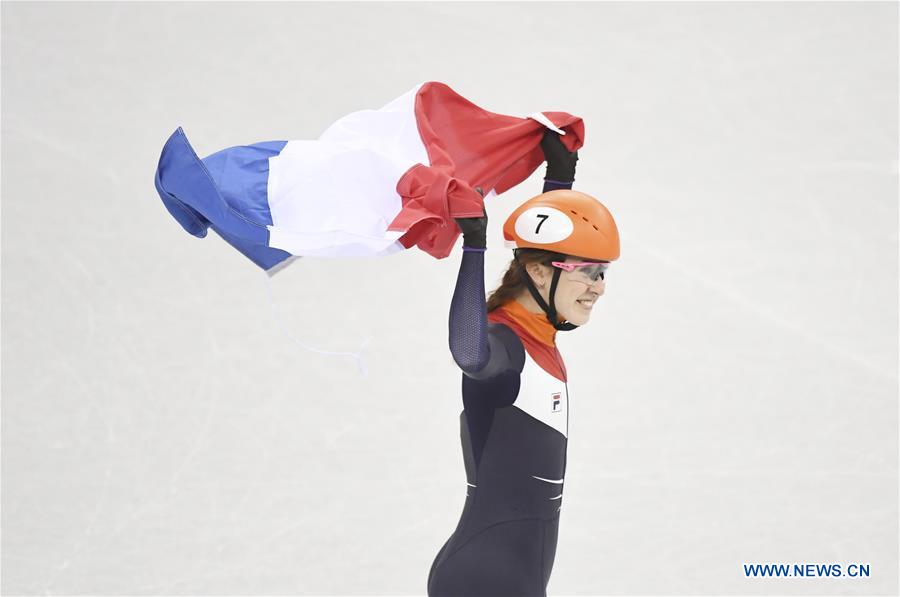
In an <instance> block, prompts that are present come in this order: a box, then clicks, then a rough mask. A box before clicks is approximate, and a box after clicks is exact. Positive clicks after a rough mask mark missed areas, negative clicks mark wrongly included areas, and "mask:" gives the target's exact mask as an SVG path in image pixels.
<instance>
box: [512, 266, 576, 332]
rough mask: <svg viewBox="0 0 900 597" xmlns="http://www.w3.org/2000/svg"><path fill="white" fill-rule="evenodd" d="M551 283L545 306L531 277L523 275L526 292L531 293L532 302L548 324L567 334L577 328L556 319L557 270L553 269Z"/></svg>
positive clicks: (558, 272)
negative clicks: (539, 308) (544, 314)
mask: <svg viewBox="0 0 900 597" xmlns="http://www.w3.org/2000/svg"><path fill="white" fill-rule="evenodd" d="M553 269H554V271H553V281H552V282H550V304H549V305H548V304H547V301H545V300H544V297H542V296H541V293H540V292H538V289H537V288H535V287H534V282H532V281H531V276H529V275H528V274H527V273H526V274H525V285H526V286H527V287H528V291H529V292H530V293H531V296H532V297H534V300H535V301H536V302H537V304H538V305H540V307H541V309H543V310H544V313H546V314H547V319H548V320H550V323H551V324H552V325H553V327H555V328H556V329H557V330H559V331H561V332H568V331H571V330H574V329H575V328H577V327H578V326H577V325H575V324H574V323H569V322H568V321H566V322H564V323H560V322H558V321H557V320H556V319H557V318H556V302H555V301H556V286H557V284H559V275H560V274H561V273H562V271H561V270H559V269H557V268H553Z"/></svg>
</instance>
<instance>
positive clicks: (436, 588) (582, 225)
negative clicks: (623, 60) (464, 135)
mask: <svg viewBox="0 0 900 597" xmlns="http://www.w3.org/2000/svg"><path fill="white" fill-rule="evenodd" d="M541 147H542V148H543V150H544V156H545V158H546V160H547V175H546V178H545V179H544V188H543V193H542V194H540V195H538V196H536V197H534V198H532V199H529V200H528V201H526V202H525V203H523V204H522V205H521V206H520V207H519V208H518V209H516V210H515V211H514V212H513V213H512V214H511V215H510V217H509V218H508V219H507V221H506V223H505V224H504V226H503V234H504V238H505V240H506V241H508V244H511V245H513V246H514V247H515V248H514V251H513V259H512V261H511V263H510V265H509V269H508V270H507V272H506V273H505V274H504V276H503V280H502V282H501V284H500V286H499V287H498V288H497V289H496V290H494V291H493V293H491V296H490V297H489V298H488V300H487V301H485V292H484V252H485V250H486V244H487V243H486V229H487V217H486V215H485V216H484V217H481V218H466V219H457V220H456V221H457V223H458V225H459V227H460V229H461V230H462V231H463V256H462V263H461V264H460V269H459V276H458V278H457V282H456V288H455V291H454V294H453V299H452V302H451V306H450V351H451V353H452V355H453V358H454V360H455V361H456V363H457V365H459V367H460V369H462V373H463V375H462V398H463V407H464V410H463V411H462V413H461V414H460V437H461V440H462V448H463V460H464V463H465V470H466V477H467V483H466V485H467V494H466V502H465V506H464V508H463V512H462V515H461V517H460V520H459V523H458V524H457V527H456V530H455V531H454V532H453V534H452V535H451V536H450V538H449V539H448V540H447V541H446V543H444V546H443V547H441V549H440V551H439V552H438V554H437V556H436V557H435V559H434V562H433V564H432V566H431V571H430V573H429V576H428V595H429V596H431V597H439V596H441V597H443V596H453V597H462V596H475V595H478V596H485V597H486V596H491V597H498V596H502V595H510V596H512V595H515V596H517V597H522V596H533V595H541V596H545V595H546V589H547V583H548V581H549V580H550V572H551V569H552V567H553V560H554V556H555V554H556V543H557V531H558V527H559V516H560V510H561V508H562V506H561V504H562V495H563V482H564V478H565V471H566V443H567V434H568V417H569V413H568V410H569V409H568V394H567V387H566V380H567V378H566V369H565V365H564V364H563V360H562V357H561V355H560V353H559V351H558V350H557V347H556V332H557V330H563V331H566V330H571V329H574V328H576V327H578V326H582V325H584V324H585V323H587V321H588V320H589V319H590V316H591V309H592V307H593V305H594V303H595V302H596V301H597V299H598V298H599V297H600V296H602V295H603V293H604V290H605V271H606V268H607V267H608V265H609V263H610V262H611V261H614V260H615V259H617V258H618V257H619V234H618V230H617V228H616V224H615V221H614V220H613V218H612V216H611V215H610V213H609V211H607V209H606V208H605V207H604V206H603V205H602V204H601V203H600V202H599V201H597V200H596V199H594V198H593V197H591V196H589V195H586V194H584V193H580V192H578V191H573V190H571V187H572V182H573V181H574V179H575V163H576V161H577V159H578V156H577V152H573V153H569V152H568V150H566V148H565V147H564V146H563V144H562V142H561V141H560V140H559V136H558V135H557V133H554V132H552V131H549V130H548V131H547V132H546V134H545V136H544V139H543V141H542V142H541Z"/></svg>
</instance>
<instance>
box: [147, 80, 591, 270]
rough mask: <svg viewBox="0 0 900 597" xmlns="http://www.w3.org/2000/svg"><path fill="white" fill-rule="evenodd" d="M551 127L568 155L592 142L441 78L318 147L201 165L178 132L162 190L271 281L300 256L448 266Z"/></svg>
mask: <svg viewBox="0 0 900 597" xmlns="http://www.w3.org/2000/svg"><path fill="white" fill-rule="evenodd" d="M546 128H549V129H552V130H554V131H556V132H558V133H559V134H560V135H561V137H560V138H561V139H562V141H563V143H564V144H565V146H566V148H567V149H568V150H569V151H575V150H577V149H579V148H580V147H581V146H582V144H583V142H584V123H583V121H582V120H581V118H578V117H576V116H572V115H571V114H568V113H566V112H535V113H532V114H529V115H527V116H525V117H517V116H507V115H503V114H496V113H493V112H488V111H487V110H484V109H482V108H480V107H478V106H476V105H475V104H473V103H472V102H470V101H469V100H467V99H465V98H464V97H462V96H461V95H459V94H458V93H456V92H455V91H453V90H452V89H451V88H450V87H448V86H447V85H445V84H444V83H439V82H434V81H432V82H426V83H422V84H420V85H417V86H416V87H415V88H413V89H411V90H410V91H408V92H407V93H404V94H403V95H401V96H400V97H398V98H396V99H394V100H393V101H391V102H390V103H388V104H387V105H385V106H383V107H381V108H380V109H377V110H361V111H358V112H353V113H351V114H348V115H347V116H344V117H343V118H341V119H339V120H338V121H337V122H335V123H333V124H332V125H331V126H329V127H328V129H327V130H326V131H325V132H324V133H322V135H321V136H320V137H319V138H318V139H317V140H304V141H265V142H261V143H254V144H252V145H243V146H239V147H229V148H227V149H223V150H221V151H218V152H216V153H214V154H212V155H210V156H207V157H205V158H202V159H201V158H199V157H197V154H196V153H195V152H194V150H193V148H192V147H191V144H190V142H189V141H188V138H187V136H186V135H185V133H184V131H183V130H182V129H181V127H178V129H176V130H175V132H174V133H172V135H171V136H170V137H169V139H168V140H167V141H166V143H165V145H164V147H163V150H162V154H161V155H160V158H159V165H158V167H157V170H156V180H155V184H156V190H157V191H158V192H159V196H160V197H161V198H162V201H163V204H164V205H165V207H166V209H167V210H168V211H169V213H170V214H171V215H172V216H173V217H174V218H175V219H176V220H177V221H178V223H179V224H181V226H182V227H184V229H185V230H187V231H188V232H189V233H190V234H192V235H194V236H197V237H200V238H202V237H205V236H206V234H207V231H208V230H209V229H210V228H211V229H212V230H214V231H215V232H216V233H217V234H218V235H219V236H221V237H222V238H223V239H225V240H226V241H227V242H228V243H229V244H231V245H232V246H233V247H235V248H236V249H237V250H238V251H240V252H241V253H243V254H244V255H245V256H247V257H248V258H249V259H250V260H252V261H253V262H254V263H255V264H256V265H258V266H259V267H261V268H263V269H264V270H266V271H267V272H268V273H269V274H272V273H274V272H276V271H278V270H279V269H281V268H283V267H284V266H285V265H287V264H288V263H290V262H291V261H292V258H293V257H297V256H323V257H329V256H331V257H338V256H375V255H387V254H390V253H394V252H397V251H401V250H403V249H407V248H410V247H413V246H417V247H418V248H419V249H421V250H423V251H426V252H427V253H429V254H430V255H432V256H434V257H436V258H438V259H440V258H443V257H446V256H447V255H449V254H450V251H451V249H452V248H453V245H454V243H455V241H456V239H457V237H458V235H459V233H460V231H459V229H458V227H457V226H456V224H455V222H453V218H460V217H463V218H465V217H478V216H481V214H482V208H483V198H482V196H481V195H480V194H479V193H478V192H477V191H475V187H481V189H483V191H484V193H485V196H486V197H489V196H494V195H499V194H501V193H503V192H504V191H507V190H508V189H510V188H512V187H514V186H515V185H517V184H519V183H520V182H522V181H523V180H525V179H526V178H528V176H529V175H531V173H532V172H534V170H535V169H536V168H537V167H538V166H539V165H540V164H541V163H542V162H543V161H544V156H543V152H542V151H541V148H540V141H541V138H542V136H543V132H544V130H545V129H546Z"/></svg>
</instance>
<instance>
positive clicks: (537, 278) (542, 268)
mask: <svg viewBox="0 0 900 597" xmlns="http://www.w3.org/2000/svg"><path fill="white" fill-rule="evenodd" d="M525 273H526V274H528V276H529V277H530V278H531V281H532V282H534V285H535V286H537V287H538V288H543V287H544V286H546V285H547V284H549V283H550V275H551V273H550V268H549V267H547V266H546V265H544V264H543V263H538V262H535V261H532V262H531V263H526V264H525Z"/></svg>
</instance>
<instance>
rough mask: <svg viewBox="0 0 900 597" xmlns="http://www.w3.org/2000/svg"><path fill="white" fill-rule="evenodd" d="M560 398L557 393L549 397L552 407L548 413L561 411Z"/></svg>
mask: <svg viewBox="0 0 900 597" xmlns="http://www.w3.org/2000/svg"><path fill="white" fill-rule="evenodd" d="M560 396H561V394H560V393H559V392H554V393H553V395H552V396H551V401H552V406H551V408H550V412H554V413H558V412H560V411H561V410H562V400H561V398H560Z"/></svg>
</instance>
